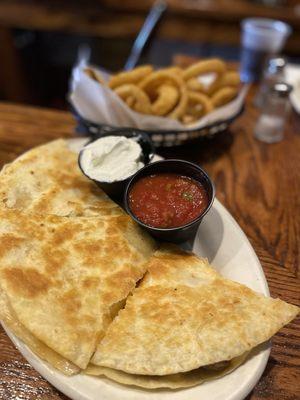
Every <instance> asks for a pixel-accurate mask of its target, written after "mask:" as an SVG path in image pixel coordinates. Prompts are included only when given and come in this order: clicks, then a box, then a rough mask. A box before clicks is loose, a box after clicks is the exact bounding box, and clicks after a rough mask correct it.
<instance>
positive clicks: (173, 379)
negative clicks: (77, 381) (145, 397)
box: [82, 353, 248, 389]
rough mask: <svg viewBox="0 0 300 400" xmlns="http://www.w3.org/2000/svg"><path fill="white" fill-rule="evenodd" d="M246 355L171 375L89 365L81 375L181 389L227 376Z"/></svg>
mask: <svg viewBox="0 0 300 400" xmlns="http://www.w3.org/2000/svg"><path fill="white" fill-rule="evenodd" d="M247 356H248V353H246V354H243V355H242V356H240V357H236V358H233V359H232V360H230V361H228V362H226V363H224V366H223V367H222V366H221V367H220V368H218V367H217V368H214V367H213V366H212V367H211V368H205V367H202V368H198V369H194V370H192V371H188V372H183V373H178V374H173V375H160V376H159V375H134V374H128V373H126V372H123V371H119V370H116V369H113V368H106V367H99V366H96V365H93V364H89V365H88V367H87V369H86V370H84V371H83V372H82V373H84V374H87V375H93V376H98V377H99V376H105V377H106V378H109V379H111V380H113V381H116V382H118V383H122V384H123V385H132V386H139V387H143V388H146V389H160V388H168V389H181V388H186V387H191V386H196V385H200V384H201V383H203V382H207V381H210V380H212V379H217V378H221V377H222V376H224V375H227V374H229V373H230V372H232V371H233V370H235V369H236V368H237V367H238V366H239V365H241V364H242V363H243V362H244V361H245V359H246V358H247Z"/></svg>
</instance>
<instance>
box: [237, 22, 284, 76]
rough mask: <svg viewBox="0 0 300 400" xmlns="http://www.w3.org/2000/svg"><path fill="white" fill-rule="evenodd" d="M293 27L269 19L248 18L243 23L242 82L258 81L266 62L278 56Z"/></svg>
mask: <svg viewBox="0 0 300 400" xmlns="http://www.w3.org/2000/svg"><path fill="white" fill-rule="evenodd" d="M291 31H292V30H291V27H290V26H289V25H288V24H286V23H284V22H281V21H276V20H273V19H267V18H247V19H245V20H243V21H242V48H241V69H240V74H241V80H242V81H243V82H247V83H249V82H255V81H258V80H259V78H260V76H261V73H262V71H263V69H264V64H265V62H266V60H267V59H268V58H269V57H271V56H275V55H276V54H278V53H279V52H280V51H281V50H282V48H283V46H284V44H285V42H286V39H287V38H288V36H289V35H290V33H291Z"/></svg>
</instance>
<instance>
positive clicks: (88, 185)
mask: <svg viewBox="0 0 300 400" xmlns="http://www.w3.org/2000/svg"><path fill="white" fill-rule="evenodd" d="M77 157H78V156H77V154H75V153H73V152H72V151H70V150H69V149H68V147H67V142H66V141H65V140H62V139H59V140H55V141H53V142H50V143H47V144H45V145H43V146H39V147H36V148H34V149H32V150H30V151H28V152H27V153H25V154H23V155H22V156H20V157H19V158H17V159H16V160H15V161H14V162H12V163H11V164H9V165H7V166H6V168H5V169H3V170H2V171H1V173H0V206H4V207H7V208H13V209H19V210H24V211H27V212H32V213H39V214H55V215H62V216H98V215H121V214H123V211H122V210H121V208H120V207H118V206H117V205H116V204H115V203H114V202H113V201H112V200H110V199H109V198H108V196H107V195H106V194H105V193H104V192H103V191H102V190H101V189H99V188H98V187H97V186H96V185H95V184H94V183H93V182H92V181H90V180H89V179H87V178H86V177H84V176H83V174H82V173H81V171H80V170H79V167H78V162H77Z"/></svg>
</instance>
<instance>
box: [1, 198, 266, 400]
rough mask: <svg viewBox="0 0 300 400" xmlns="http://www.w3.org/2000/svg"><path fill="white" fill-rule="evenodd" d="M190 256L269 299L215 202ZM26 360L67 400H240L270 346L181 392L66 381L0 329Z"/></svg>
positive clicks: (235, 228)
mask: <svg viewBox="0 0 300 400" xmlns="http://www.w3.org/2000/svg"><path fill="white" fill-rule="evenodd" d="M193 251H194V252H195V253H196V254H198V255H199V256H201V257H207V258H208V260H209V262H210V263H211V264H212V265H213V266H214V267H215V268H216V269H217V270H218V271H219V272H220V273H221V274H222V275H223V276H225V277H227V278H229V279H232V280H234V281H237V282H240V283H243V284H245V285H247V286H248V287H250V288H251V289H253V290H255V291H257V292H260V293H263V294H265V295H269V289H268V285H267V282H266V278H265V276H264V273H263V270H262V267H261V265H260V262H259V260H258V258H257V256H256V254H255V252H254V250H253V248H252V246H251V244H250V243H249V241H248V239H247V237H246V236H245V234H244V233H243V231H242V230H241V228H240V227H239V225H238V224H237V222H236V221H235V220H234V219H233V217H232V216H231V215H230V214H229V212H228V211H227V210H226V209H225V207H223V206H222V205H221V203H220V202H219V201H218V200H217V199H216V200H215V202H214V204H213V207H212V209H211V210H210V212H209V213H208V214H207V216H206V217H205V218H204V220H203V222H202V224H201V225H200V228H199V230H198V232H197V235H196V238H195V241H194V246H193ZM4 329H5V331H6V333H7V334H8V336H9V337H10V338H11V340H12V341H13V343H14V344H15V346H16V347H17V348H18V349H19V351H20V352H21V353H22V354H23V356H24V357H25V358H26V359H27V361H28V362H29V363H30V364H31V365H32V366H33V367H34V368H35V369H36V370H37V371H38V372H39V373H40V374H41V375H42V376H43V377H44V378H45V379H47V381H49V382H50V383H52V385H53V386H55V387H56V388H57V389H58V390H60V391H61V392H63V393H64V394H66V395H67V396H69V397H70V398H71V399H73V400H121V399H122V400H199V399H203V400H204V399H205V400H242V399H244V398H245V397H246V396H247V394H248V393H249V392H250V391H251V390H252V389H253V387H254V386H255V384H256V383H257V381H258V380H259V378H260V377H261V375H262V373H263V371H264V369H265V366H266V363H267V361H268V357H269V353H270V346H269V344H264V345H263V346H259V348H258V349H257V350H256V351H255V354H253V355H252V356H251V358H249V359H248V360H247V361H246V362H245V363H244V364H243V365H241V366H240V367H239V368H237V369H236V370H235V371H233V372H232V373H230V374H228V375H226V376H224V377H222V378H220V379H216V380H213V381H210V382H206V383H204V384H202V385H199V386H195V387H192V388H188V389H183V390H176V391H175V390H174V391H171V390H153V391H150V390H144V389H138V388H135V387H128V386H123V385H119V384H117V383H115V382H113V381H110V380H108V379H106V378H94V377H90V376H85V375H75V376H72V377H67V376H64V375H63V374H61V373H60V372H58V371H56V370H55V369H54V368H52V367H51V366H50V365H49V364H48V363H46V362H45V361H43V360H41V359H40V358H38V357H37V356H36V355H35V354H34V353H33V352H32V351H31V350H30V349H29V348H28V347H27V346H26V345H25V344H24V343H23V342H22V341H21V340H19V339H18V338H17V337H16V336H14V335H13V334H12V333H11V332H10V331H9V330H8V329H6V328H5V327H4Z"/></svg>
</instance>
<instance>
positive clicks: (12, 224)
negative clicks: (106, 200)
mask: <svg viewBox="0 0 300 400" xmlns="http://www.w3.org/2000/svg"><path fill="white" fill-rule="evenodd" d="M153 250H154V242H153V241H152V239H150V238H149V237H148V236H147V235H146V234H145V233H144V232H143V231H142V230H140V228H139V227H138V226H137V225H136V224H135V223H134V222H133V221H132V220H131V219H130V217H128V216H126V215H121V216H110V217H102V218H100V217H98V218H88V217H87V218H84V217H81V218H68V217H57V216H52V215H48V216H40V215H34V214H31V215H26V214H24V213H22V212H20V211H17V210H9V209H3V208H2V209H1V208H0V287H1V291H2V296H3V293H4V295H5V296H6V303H7V304H8V306H6V307H5V306H3V301H2V309H0V318H1V319H3V317H1V315H4V314H5V313H6V314H5V315H7V309H8V308H9V307H10V308H11V310H12V312H13V315H14V316H15V319H17V320H18V322H19V323H20V324H21V326H22V327H24V328H25V329H26V330H28V331H29V332H30V333H31V334H32V335H33V336H34V337H35V338H36V339H37V340H38V341H40V342H42V343H43V344H45V345H46V346H48V347H49V348H50V349H51V350H53V351H54V352H56V353H57V354H59V355H60V356H62V357H63V358H65V359H66V360H68V361H70V362H71V363H73V364H74V365H76V366H77V367H79V368H85V367H86V366H87V364H88V362H89V360H90V358H91V356H92V354H93V352H94V350H95V347H96V344H97V343H98V341H99V340H101V338H102V337H103V336H104V334H105V331H106V329H107V327H108V325H109V324H110V322H111V320H112V318H113V317H114V315H115V313H116V312H117V311H118V309H119V308H120V307H121V306H122V301H123V300H124V299H126V297H127V296H128V294H129V293H130V292H131V291H132V290H133V289H134V287H135V284H136V282H137V281H138V280H139V279H141V278H142V276H143V275H144V273H145V271H146V262H147V261H148V260H149V258H150V256H151V255H152V253H153ZM50 362H51V361H50Z"/></svg>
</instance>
